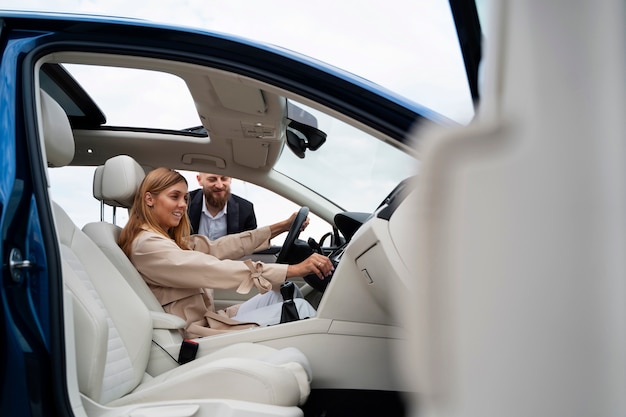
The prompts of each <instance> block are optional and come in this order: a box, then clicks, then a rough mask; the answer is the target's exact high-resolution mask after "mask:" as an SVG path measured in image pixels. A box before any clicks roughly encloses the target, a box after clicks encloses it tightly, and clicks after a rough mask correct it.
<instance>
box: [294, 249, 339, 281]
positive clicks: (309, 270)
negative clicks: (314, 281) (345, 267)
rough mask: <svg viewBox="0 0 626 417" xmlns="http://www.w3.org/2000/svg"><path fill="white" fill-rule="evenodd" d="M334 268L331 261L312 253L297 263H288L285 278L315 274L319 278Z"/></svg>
mask: <svg viewBox="0 0 626 417" xmlns="http://www.w3.org/2000/svg"><path fill="white" fill-rule="evenodd" d="M334 270H335V267H333V263H332V262H331V261H330V259H328V258H327V257H326V256H324V255H320V254H319V253H314V254H313V255H311V256H309V257H308V258H306V259H305V260H304V261H302V262H300V263H299V264H294V265H289V266H288V267H287V278H292V277H305V276H307V275H310V274H315V275H317V277H318V278H319V279H324V278H325V277H327V276H329V275H330V274H332V272H333V271H334Z"/></svg>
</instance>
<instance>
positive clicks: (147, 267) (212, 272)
mask: <svg viewBox="0 0 626 417" xmlns="http://www.w3.org/2000/svg"><path fill="white" fill-rule="evenodd" d="M269 239H270V229H269V227H262V228H259V229H255V230H250V231H246V232H242V233H238V234H232V235H226V236H224V237H222V238H220V239H217V240H215V241H210V240H209V239H208V238H207V237H206V236H201V235H192V236H191V247H192V248H193V250H183V249H181V248H180V247H178V245H176V243H175V242H174V241H173V240H172V239H170V238H169V237H166V236H163V235H162V234H160V233H157V232H155V231H153V230H150V229H149V228H147V227H146V228H145V229H144V231H142V232H141V233H140V234H139V235H138V236H137V238H135V240H134V241H133V244H132V254H131V257H130V260H131V262H132V263H133V265H135V268H137V270H138V271H139V273H140V274H141V276H142V277H143V279H144V280H145V281H146V282H147V283H148V286H149V287H150V289H151V290H152V292H153V293H154V295H155V296H156V298H157V299H158V300H159V302H160V303H161V305H162V306H163V308H164V309H165V311H166V312H168V313H171V314H175V315H177V316H180V317H182V318H184V319H185V321H186V322H187V325H186V327H185V330H184V332H183V336H184V337H186V338H195V337H201V336H210V335H213V334H217V333H223V332H225V331H230V330H240V329H245V328H250V327H251V326H257V324H256V323H242V322H238V321H236V320H233V319H231V318H230V317H233V316H234V315H235V314H236V313H237V310H238V309H239V305H235V306H231V307H228V308H226V309H224V310H220V311H215V306H214V302H213V289H214V288H219V289H236V290H237V292H239V293H241V294H247V293H248V292H249V291H250V290H251V289H252V287H253V286H254V287H256V288H257V289H258V290H259V292H260V293H265V292H267V291H269V290H271V289H275V290H278V289H279V288H280V284H281V283H283V282H284V281H285V278H286V275H287V265H282V264H280V265H279V264H264V263H262V262H253V261H250V260H246V261H234V260H232V259H239V258H241V257H242V256H245V255H250V254H251V253H253V252H255V251H256V250H261V249H266V248H268V247H269Z"/></svg>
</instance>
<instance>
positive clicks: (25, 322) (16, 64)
mask: <svg viewBox="0 0 626 417" xmlns="http://www.w3.org/2000/svg"><path fill="white" fill-rule="evenodd" d="M0 23H2V22H0ZM2 27H3V29H2V32H1V34H0V40H1V45H2V51H1V55H2V61H1V66H0V74H1V76H0V92H1V93H0V94H1V96H2V103H3V104H2V105H0V124H1V125H2V129H1V132H2V133H1V134H0V149H1V150H0V154H1V155H2V157H1V159H2V164H1V165H2V176H1V177H0V213H1V216H0V230H1V231H2V235H1V239H0V251H1V253H2V270H1V271H0V277H1V278H2V286H1V287H0V296H1V297H2V302H1V308H0V327H1V329H2V343H0V350H1V351H2V354H1V355H0V357H1V358H2V365H1V367H0V386H1V387H2V389H1V390H0V392H1V394H0V414H2V415H18V414H20V415H41V414H42V412H43V410H47V411H46V413H47V412H48V411H50V412H54V410H59V409H58V408H57V407H59V405H61V404H63V403H67V394H66V392H65V386H66V383H65V368H64V363H65V359H64V344H63V340H64V336H63V326H61V325H60V323H63V315H62V305H63V304H62V283H61V274H60V265H59V263H58V249H57V245H56V238H55V233H54V227H53V221H52V216H51V209H50V203H49V199H48V196H47V183H46V173H45V169H46V167H45V166H43V164H42V161H43V158H42V155H41V148H40V146H39V143H40V141H39V132H38V131H37V123H36V121H35V117H34V115H35V114H36V113H35V105H36V103H35V95H34V94H33V92H34V86H33V79H34V77H33V71H32V68H31V67H29V60H24V59H23V57H24V55H25V54H27V53H29V52H31V51H32V50H33V48H35V47H36V46H37V42H36V39H37V38H38V37H39V36H41V33H38V32H35V31H28V30H14V28H13V27H12V25H5V24H2ZM63 410H65V411H66V410H67V408H65V407H61V411H63Z"/></svg>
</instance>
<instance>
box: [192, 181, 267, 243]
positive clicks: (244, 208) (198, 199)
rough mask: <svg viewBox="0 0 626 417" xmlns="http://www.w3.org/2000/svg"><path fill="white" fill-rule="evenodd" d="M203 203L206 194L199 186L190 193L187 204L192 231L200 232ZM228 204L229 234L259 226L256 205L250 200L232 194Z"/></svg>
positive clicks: (227, 226)
mask: <svg viewBox="0 0 626 417" xmlns="http://www.w3.org/2000/svg"><path fill="white" fill-rule="evenodd" d="M203 204H204V194H202V188H198V189H197V190H193V191H191V192H190V193H189V206H187V214H188V215H189V221H190V222H191V233H198V228H199V227H200V216H201V215H202V205H203ZM227 204H228V208H227V210H226V228H227V232H228V234H232V233H239V232H243V231H245V230H253V229H256V228H257V225H256V215H255V214H254V205H253V204H252V203H251V202H250V201H248V200H246V199H245V198H241V197H239V196H236V195H234V194H231V195H230V198H229V199H228V203H227Z"/></svg>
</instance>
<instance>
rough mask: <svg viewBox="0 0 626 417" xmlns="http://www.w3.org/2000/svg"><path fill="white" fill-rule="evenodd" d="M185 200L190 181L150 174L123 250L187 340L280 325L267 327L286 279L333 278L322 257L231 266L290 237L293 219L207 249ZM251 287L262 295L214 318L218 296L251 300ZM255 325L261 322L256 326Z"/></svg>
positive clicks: (163, 171)
mask: <svg viewBox="0 0 626 417" xmlns="http://www.w3.org/2000/svg"><path fill="white" fill-rule="evenodd" d="M187 199H188V192H187V180H186V179H185V177H183V176H182V175H181V174H179V173H178V172H176V171H174V170H170V169H167V168H157V169H155V170H153V171H151V172H149V173H148V174H147V175H146V177H145V178H144V180H143V182H142V183H141V186H140V187H139V191H138V192H137V195H135V200H134V202H133V206H132V208H131V211H130V218H129V220H128V223H127V224H126V226H124V229H123V230H122V233H121V235H120V239H119V242H118V243H119V245H120V247H121V248H122V250H123V251H124V253H126V255H127V256H128V258H129V259H130V260H131V262H132V263H133V265H135V268H137V270H138V271H139V273H140V274H141V275H142V277H143V278H144V280H145V281H146V282H147V283H148V285H149V287H150V288H151V289H152V292H153V293H154V295H155V296H156V297H157V299H158V300H159V302H160V303H161V305H162V306H163V308H164V309H165V311H166V312H168V313H171V314H175V315H178V316H180V317H182V318H184V319H185V320H186V322H187V324H186V327H185V331H184V332H183V333H184V337H187V338H194V337H201V336H210V335H213V334H217V333H222V332H225V331H229V330H239V329H246V328H250V327H251V326H257V325H259V324H274V323H268V322H267V321H265V322H263V320H266V319H265V318H264V317H265V315H266V313H267V310H268V308H269V309H271V310H273V311H276V309H277V308H278V311H280V307H281V304H277V303H282V297H281V296H280V294H279V293H278V290H279V289H280V284H282V283H283V282H284V281H285V279H286V278H290V277H302V276H306V275H309V274H316V275H317V276H318V277H319V278H320V279H324V278H325V277H326V276H328V275H330V273H331V272H332V270H333V266H332V263H331V262H330V260H329V259H328V258H327V257H325V256H322V255H319V254H313V255H311V256H310V257H308V258H307V259H305V260H304V261H302V262H301V263H299V264H295V265H282V264H264V263H262V262H253V261H251V260H246V261H234V260H231V259H238V258H241V257H242V256H245V255H250V254H251V253H253V252H255V251H257V250H262V249H266V248H268V247H269V241H270V239H271V238H273V237H275V236H277V235H279V234H280V233H283V232H286V231H288V230H289V228H290V226H291V223H292V221H293V219H294V218H295V214H294V215H293V216H291V217H290V218H289V219H287V220H284V221H282V222H278V223H275V224H273V225H271V226H266V227H261V228H258V229H255V230H251V231H247V232H242V233H239V234H233V235H227V236H224V237H222V238H220V239H217V240H215V241H209V239H208V238H207V237H206V236H201V235H190V226H189V218H188V217H187ZM253 286H255V287H257V289H258V290H259V293H260V294H259V295H256V296H255V297H253V298H252V299H250V300H248V301H246V302H244V303H243V304H238V305H234V306H230V307H228V308H226V309H224V310H220V311H215V306H214V303H213V290H212V289H214V288H220V289H237V292H239V293H241V294H247V293H248V292H249V291H250V289H252V287H253ZM272 304H273V305H272ZM296 304H297V306H298V310H299V312H300V311H303V312H304V313H305V314H304V315H302V314H301V315H300V316H301V317H306V316H307V315H308V316H311V315H314V314H315V310H314V309H313V307H311V306H310V304H308V303H307V302H306V301H305V300H303V299H297V300H296ZM266 306H269V307H266ZM238 313H240V315H239V316H238ZM255 313H258V314H256V316H255ZM307 313H308V314H307ZM242 317H243V320H242ZM254 317H259V320H251V319H250V318H254ZM276 322H278V321H276Z"/></svg>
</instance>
